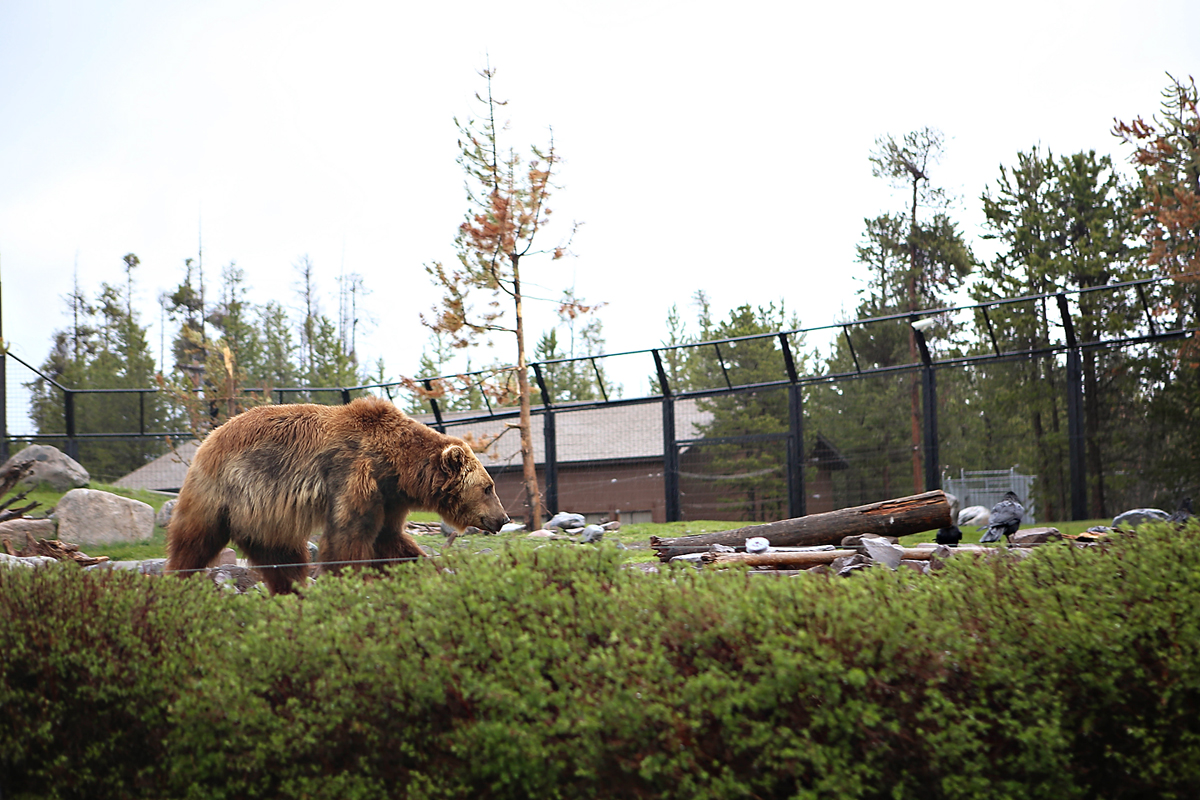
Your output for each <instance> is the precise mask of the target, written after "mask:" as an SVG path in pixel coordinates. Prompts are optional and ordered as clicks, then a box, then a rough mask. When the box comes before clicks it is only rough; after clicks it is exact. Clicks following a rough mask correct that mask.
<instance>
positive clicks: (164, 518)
mask: <svg viewBox="0 0 1200 800" xmlns="http://www.w3.org/2000/svg"><path fill="white" fill-rule="evenodd" d="M176 502H178V498H173V499H171V500H168V501H167V502H165V503H163V504H162V508H160V509H159V510H158V513H157V514H155V515H154V524H155V525H157V526H158V527H160V528H165V527H167V526H168V525H170V524H171V512H172V511H174V510H175V503H176Z"/></svg>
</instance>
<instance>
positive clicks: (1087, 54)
mask: <svg viewBox="0 0 1200 800" xmlns="http://www.w3.org/2000/svg"><path fill="white" fill-rule="evenodd" d="M487 57H490V60H491V64H492V66H493V67H495V68H496V69H497V70H498V74H497V79H496V86H495V88H496V93H497V95H498V96H499V97H502V98H507V99H509V100H510V104H509V106H508V108H507V110H506V115H507V116H508V117H509V118H511V119H512V121H513V129H512V136H511V138H510V139H509V141H510V143H511V144H512V145H514V146H516V147H518V148H524V147H525V146H527V145H528V144H530V143H535V142H536V143H541V142H544V141H545V138H546V132H547V127H548V126H551V125H552V126H553V128H554V137H555V141H556V144H557V146H558V148H559V151H560V152H561V154H562V155H563V156H564V159H565V161H564V163H563V165H562V169H561V172H560V180H559V182H560V184H561V185H562V186H563V189H562V190H560V191H559V192H558V194H557V196H556V197H555V202H554V203H553V204H552V205H553V208H554V210H555V217H554V218H555V220H556V224H555V225H553V226H552V227H551V228H549V229H548V230H547V231H546V232H545V235H546V239H545V240H544V244H546V245H547V246H553V245H554V244H557V243H558V241H559V239H560V238H562V237H565V236H566V235H567V231H568V228H569V222H570V221H571V220H577V221H580V222H582V223H584V225H583V227H582V228H581V230H580V233H579V234H578V235H577V236H576V239H575V242H574V245H573V250H574V251H575V252H576V253H577V254H578V255H577V257H575V258H571V259H565V260H562V261H557V262H550V261H540V262H536V261H535V262H527V270H528V271H527V273H526V280H527V281H529V282H532V283H533V284H536V285H540V286H542V287H546V288H544V289H534V290H533V291H535V292H537V293H539V294H542V295H544V296H550V297H556V296H557V295H558V293H559V291H560V290H561V289H562V288H563V287H564V286H569V285H571V284H574V286H575V288H576V291H577V292H578V293H579V294H580V295H581V296H583V297H585V298H587V299H590V300H597V301H606V302H607V303H608V306H607V307H606V308H605V309H604V310H603V311H602V312H601V315H602V316H601V318H602V320H603V322H604V327H605V333H606V336H607V340H608V351H609V352H618V351H623V350H632V349H641V348H645V347H651V346H655V345H657V344H658V343H659V342H660V340H661V339H662V338H663V336H664V335H665V324H664V321H665V318H666V315H667V311H668V309H669V307H670V306H671V305H672V304H678V305H679V306H680V308H681V309H682V310H684V315H685V318H686V319H688V320H689V321H690V320H692V319H694V309H693V308H692V307H691V306H690V305H689V299H690V297H691V295H692V294H693V292H694V291H695V290H697V289H704V290H705V291H706V292H708V293H709V295H710V296H711V298H712V299H713V301H714V305H715V310H716V311H717V312H718V314H719V315H721V316H723V315H724V314H725V313H726V312H727V311H728V309H730V308H733V307H735V306H737V305H740V304H742V303H746V302H749V303H753V304H765V303H767V302H769V301H771V300H779V299H780V298H783V299H784V300H785V301H786V303H787V305H788V307H789V309H791V310H795V311H797V312H799V314H800V316H801V319H802V322H803V324H804V325H806V326H811V325H822V324H827V323H829V322H833V321H834V320H835V318H836V317H838V315H839V314H840V313H841V312H842V311H843V310H844V309H851V308H853V306H854V302H855V300H854V290H855V287H856V285H857V284H856V282H855V280H854V279H855V277H856V276H858V275H860V274H861V270H860V268H858V267H857V266H856V265H855V263H854V252H855V250H854V248H855V245H856V244H857V243H858V241H859V238H860V235H861V232H862V229H863V219H864V217H869V216H875V215H876V214H879V213H881V212H883V211H885V210H892V209H895V208H897V206H899V207H900V208H903V199H902V198H896V197H893V196H892V195H891V194H890V193H889V191H888V189H887V188H886V187H885V186H884V185H883V184H882V182H880V181H878V180H877V179H874V178H872V177H871V174H870V165H869V163H868V161H867V156H868V153H869V151H870V150H871V148H872V145H873V142H874V140H875V139H876V138H877V137H879V136H882V135H884V134H889V133H890V134H894V135H896V136H897V137H899V136H901V135H902V134H904V133H905V132H907V131H909V130H913V129H916V128H919V127H922V126H925V125H929V126H933V127H937V128H940V129H941V130H942V131H943V132H944V133H945V134H946V137H947V157H946V159H945V160H944V161H943V163H942V164H941V165H940V167H938V168H937V169H936V171H935V172H934V173H933V177H934V181H935V182H936V183H938V184H940V185H943V186H946V187H948V188H949V189H950V190H951V191H954V192H956V193H957V194H959V195H960V196H961V197H962V198H963V202H962V203H961V204H960V206H959V208H958V209H957V210H956V211H955V212H954V213H955V215H956V217H957V219H958V220H959V221H960V224H961V225H962V227H963V228H964V230H965V231H966V232H967V234H968V236H969V237H970V238H971V239H972V243H973V245H975V247H976V251H977V253H986V252H987V248H986V245H984V244H983V243H979V242H977V241H976V240H975V237H976V236H977V235H978V233H979V228H978V223H979V221H980V219H981V213H980V211H979V202H978V197H979V195H980V194H981V192H982V191H983V189H984V188H985V186H986V185H987V184H989V183H993V182H994V181H995V179H996V177H997V176H998V167H999V165H1000V164H1002V163H1003V164H1012V163H1013V162H1014V161H1015V158H1016V153H1017V152H1018V151H1019V150H1027V149H1029V148H1030V147H1032V146H1033V145H1035V144H1037V143H1041V144H1042V145H1044V146H1048V147H1050V148H1052V149H1053V150H1054V151H1055V152H1056V153H1071V152H1076V151H1079V150H1085V149H1096V150H1098V151H1100V152H1107V153H1113V154H1114V155H1115V156H1116V157H1118V158H1119V159H1120V160H1121V161H1124V160H1125V158H1126V157H1127V153H1126V152H1124V150H1123V149H1122V148H1121V147H1120V146H1119V144H1118V142H1117V140H1116V139H1114V138H1113V137H1112V136H1111V135H1110V133H1109V131H1110V129H1111V128H1112V121H1113V118H1114V117H1119V118H1121V119H1126V120H1127V119H1131V118H1133V117H1135V116H1137V115H1143V116H1146V117H1149V116H1150V115H1151V114H1153V113H1155V112H1156V111H1157V110H1158V107H1159V101H1160V97H1159V92H1160V90H1161V89H1162V88H1163V87H1164V86H1166V84H1167V81H1168V79H1167V76H1166V74H1165V73H1166V72H1168V71H1169V72H1171V73H1172V74H1174V75H1176V76H1178V77H1186V76H1187V75H1189V74H1197V73H1200V3H1196V2H1194V0H1089V2H1054V0H1037V2H1030V1H1028V0H1017V2H1007V3H965V2H932V1H930V0H917V1H916V2H909V3H895V2H864V3H823V4H820V5H818V4H814V3H795V2H793V3H781V2H776V3H766V2H755V1H754V0H751V1H750V2H740V3H736V4H719V5H718V4H715V3H703V2H667V1H665V0H664V1H661V2H653V1H652V0H640V2H625V1H624V0H608V1H606V2H603V3H577V2H520V0H518V2H512V3H480V2H475V1H474V0H464V1H462V2H456V3H358V2H341V3H327V2H322V3H318V2H297V1H296V0H291V1H289V2H249V1H248V0H235V1H231V2H226V1H224V0H215V1H214V0H206V2H204V3H195V2H164V1H163V0H157V1H156V2H130V1H117V0H107V1H106V2H90V3H85V2H53V1H47V0H7V1H6V2H3V3H0V278H2V280H3V334H4V337H5V339H6V340H7V341H8V342H9V343H10V344H11V347H12V349H13V352H15V353H17V354H18V355H20V356H21V357H23V358H25V359H26V360H28V361H30V362H32V363H40V362H41V361H42V360H43V359H44V358H45V356H46V354H47V352H48V350H49V347H50V343H51V336H52V334H53V331H55V330H56V329H61V328H64V327H65V326H66V324H67V317H66V313H65V310H64V308H65V307H64V302H63V300H62V297H63V296H65V295H66V294H68V293H69V292H70V289H71V280H72V277H71V276H72V269H73V265H74V264H75V261H76V258H78V269H79V279H80V283H81V285H82V286H83V288H84V289H85V290H86V291H87V292H88V293H89V294H91V293H94V292H95V290H96V289H98V288H99V285H100V283H101V282H102V281H108V282H112V283H117V282H120V281H121V280H122V272H121V268H122V261H121V259H122V256H124V255H125V254H126V253H128V252H134V253H137V255H138V256H139V257H140V258H141V261H142V267H141V268H140V270H139V271H138V273H136V274H137V280H138V283H139V287H140V288H139V290H138V294H137V297H136V302H137V303H138V305H139V307H140V308H141V311H142V321H143V322H144V323H146V322H149V323H153V324H154V328H153V329H152V330H151V332H150V335H149V336H150V341H151V342H152V343H153V348H154V351H155V354H156V355H157V353H158V342H159V334H158V328H157V324H158V319H159V312H158V305H157V297H158V295H159V293H160V292H161V291H163V290H168V289H171V288H173V287H174V286H176V285H177V284H178V283H179V282H180V281H181V280H182V277H183V260H184V259H185V258H187V257H195V255H196V245H197V238H198V227H200V226H202V231H203V246H204V266H205V273H206V276H207V278H208V281H209V285H210V286H212V287H214V288H215V287H216V284H217V281H218V278H219V274H220V268H221V267H222V266H224V265H226V264H228V263H229V262H230V261H231V260H233V261H236V262H237V263H238V265H239V266H241V267H242V268H243V269H244V270H245V271H246V274H247V277H248V280H249V283H250V284H251V287H252V292H251V299H252V300H254V301H256V302H263V301H265V300H268V299H277V300H280V301H283V302H286V303H288V304H289V305H291V306H293V307H296V306H297V305H298V300H297V298H296V296H295V294H294V285H295V281H296V276H295V272H294V270H293V266H292V265H293V264H294V263H295V262H296V261H297V260H298V259H299V258H300V257H301V256H302V255H304V254H307V255H309V256H310V257H311V258H312V260H313V262H314V264H315V266H316V269H317V277H318V282H319V285H320V287H321V288H322V289H323V293H324V295H325V297H326V298H327V299H326V301H325V307H324V311H325V312H326V313H327V314H329V315H330V316H331V317H334V318H336V307H335V298H336V294H335V291H336V282H335V279H336V276H337V275H338V274H339V272H340V271H341V270H342V269H343V266H344V269H345V270H346V271H347V272H358V273H360V274H361V275H362V276H363V277H364V280H365V282H366V285H367V288H368V289H370V290H372V292H373V294H371V295H370V296H369V297H367V298H366V305H367V312H368V313H369V314H370V315H371V316H373V317H375V318H376V320H377V321H378V324H377V326H376V327H375V328H374V330H372V331H370V332H369V333H368V334H367V336H366V338H365V339H364V338H361V337H360V340H359V348H360V351H361V352H362V354H363V355H364V356H365V357H366V358H367V359H370V360H374V359H375V358H376V357H378V356H383V357H384V359H385V361H386V364H387V371H388V373H389V375H392V376H394V375H396V374H400V373H403V374H410V375H411V374H413V373H414V372H415V371H416V369H417V360H418V358H419V356H420V352H421V350H422V347H423V346H424V345H425V343H426V341H427V331H426V330H425V329H424V328H423V327H421V325H420V323H419V320H418V314H419V313H420V312H422V311H426V310H428V308H429V307H430V306H431V304H433V303H434V302H435V301H436V299H437V292H436V290H435V289H434V287H433V286H432V285H431V284H430V282H429V280H428V277H427V276H426V274H425V271H424V268H423V265H424V264H425V263H427V262H430V261H432V260H435V259H440V260H445V261H449V260H451V259H453V237H454V233H455V229H456V227H457V225H458V224H459V222H460V221H461V219H462V215H463V213H464V211H465V210H466V203H465V199H464V191H463V176H462V173H461V170H460V168H459V167H458V165H457V164H456V163H455V156H456V139H457V133H456V130H455V127H454V124H453V120H452V118H453V117H454V116H456V115H457V116H459V117H463V116H467V115H469V114H471V113H473V112H475V111H476V110H477V106H476V105H475V104H474V102H473V95H474V93H475V92H476V91H478V90H480V89H481V87H482V82H481V79H480V78H479V77H478V76H477V74H476V71H477V70H478V69H479V68H480V67H482V66H483V65H484V63H485V58H487ZM535 311H536V312H537V313H540V314H541V315H542V316H541V318H540V320H539V318H537V317H535V318H534V320H533V322H532V328H533V330H534V334H535V335H534V336H532V337H531V339H536V334H537V333H538V332H540V331H541V330H543V329H544V328H545V327H546V326H547V325H548V324H549V322H550V319H549V317H548V316H547V314H548V312H549V306H548V305H544V306H543V308H542V309H541V310H537V309H535ZM494 355H496V356H498V357H499V358H500V359H501V360H505V361H510V360H512V358H513V356H511V355H510V354H509V350H508V349H504V350H500V349H499V345H498V347H497V349H496V351H495V353H494ZM492 357H493V353H480V354H479V355H477V356H476V357H475V359H474V361H475V363H476V364H477V365H478V364H481V363H483V362H486V361H490V360H491V359H492ZM639 377H640V376H639V375H635V376H634V380H636V379H638V378H639ZM636 391H637V389H636V387H634V386H628V385H627V387H626V393H627V394H631V393H636Z"/></svg>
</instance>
